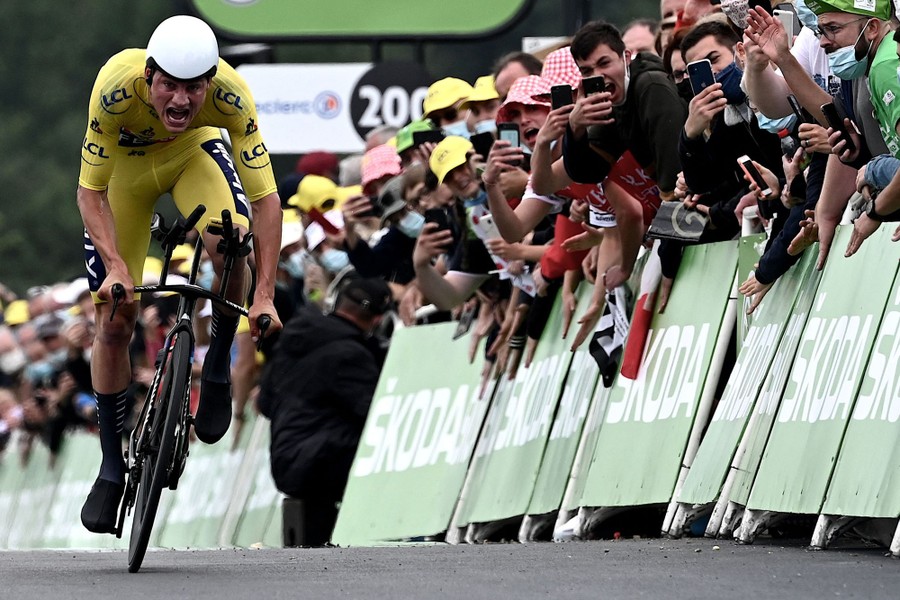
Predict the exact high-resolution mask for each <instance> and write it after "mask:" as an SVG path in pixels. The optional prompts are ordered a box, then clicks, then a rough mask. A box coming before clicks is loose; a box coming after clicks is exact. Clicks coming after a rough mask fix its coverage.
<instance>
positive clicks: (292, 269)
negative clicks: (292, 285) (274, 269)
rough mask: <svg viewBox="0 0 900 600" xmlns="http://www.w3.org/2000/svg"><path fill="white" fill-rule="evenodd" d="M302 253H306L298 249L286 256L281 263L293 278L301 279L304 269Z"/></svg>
mask: <svg viewBox="0 0 900 600" xmlns="http://www.w3.org/2000/svg"><path fill="white" fill-rule="evenodd" d="M304 254H306V251H305V250H299V251H297V252H294V253H293V254H291V255H290V256H288V259H287V260H285V261H282V263H281V266H282V267H283V268H284V270H285V271H287V273H288V275H290V276H291V277H293V278H294V279H303V273H304V272H305V271H306V269H305V268H304V266H305V263H304Z"/></svg>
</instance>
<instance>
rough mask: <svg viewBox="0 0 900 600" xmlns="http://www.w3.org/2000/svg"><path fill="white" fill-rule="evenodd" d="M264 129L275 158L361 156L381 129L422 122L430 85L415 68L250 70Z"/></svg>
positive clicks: (244, 70)
mask: <svg viewBox="0 0 900 600" xmlns="http://www.w3.org/2000/svg"><path fill="white" fill-rule="evenodd" d="M238 72H239V73H240V74H241V75H242V76H243V77H244V78H245V79H246V80H247V83H248V85H249V87H250V91H251V92H252V94H253V98H254V100H255V101H256V112H257V113H258V116H259V126H260V129H261V130H262V132H263V136H264V138H265V140H266V147H267V149H268V151H269V153H271V154H300V153H304V152H309V151H312V150H328V151H331V152H339V153H344V152H347V153H352V152H360V151H362V150H363V147H364V145H365V141H364V137H365V134H366V133H367V132H368V131H370V130H371V129H373V128H375V127H378V126H380V125H393V126H395V127H402V126H403V125H405V124H407V123H409V121H410V120H411V119H418V118H421V115H422V100H423V98H424V97H425V93H426V90H427V87H426V86H427V85H428V83H429V80H428V77H427V75H426V74H425V73H424V71H423V70H422V69H421V67H419V66H418V65H415V64H410V63H405V64H402V65H398V64H397V63H393V64H390V63H388V64H381V65H372V64H371V63H345V64H338V63H335V64H246V65H241V66H240V67H238Z"/></svg>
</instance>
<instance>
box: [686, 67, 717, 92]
mask: <svg viewBox="0 0 900 600" xmlns="http://www.w3.org/2000/svg"><path fill="white" fill-rule="evenodd" d="M686 70H687V74H688V79H690V81H691V90H693V92H694V95H695V96H696V95H697V94H699V93H700V92H702V91H703V90H705V89H706V88H708V87H709V86H711V85H712V84H714V83H715V82H716V78H715V76H714V75H713V72H712V63H711V62H709V59H706V58H704V59H701V60H695V61H694V62H692V63H688V66H687V69H686Z"/></svg>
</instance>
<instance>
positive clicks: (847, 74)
mask: <svg viewBox="0 0 900 600" xmlns="http://www.w3.org/2000/svg"><path fill="white" fill-rule="evenodd" d="M866 25H868V22H866ZM865 31H866V28H865V26H863V29H862V31H860V32H859V35H858V36H856V41H855V42H853V45H851V46H844V47H843V48H838V49H837V50H835V51H834V52H832V53H831V54H829V55H828V66H830V67H831V72H832V73H834V74H835V75H837V76H838V77H840V78H841V79H844V80H849V79H859V78H860V77H862V76H863V75H865V74H866V69H867V68H868V66H869V50H871V49H872V43H873V42H874V41H875V40H872V41H871V42H869V47H868V48H867V49H866V52H865V54H864V55H863V57H862V58H861V59H858V58H856V45H857V44H859V40H860V38H861V37H862V35H863V33H865Z"/></svg>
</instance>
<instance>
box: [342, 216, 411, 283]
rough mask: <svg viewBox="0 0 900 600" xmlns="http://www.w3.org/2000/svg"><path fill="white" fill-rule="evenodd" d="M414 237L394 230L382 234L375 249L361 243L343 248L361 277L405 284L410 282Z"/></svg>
mask: <svg viewBox="0 0 900 600" xmlns="http://www.w3.org/2000/svg"><path fill="white" fill-rule="evenodd" d="M415 247H416V238H411V237H409V236H408V235H406V234H405V233H403V232H402V231H400V230H399V229H397V228H396V227H391V228H389V229H388V230H387V232H385V234H384V235H383V236H382V238H381V239H380V240H378V243H377V244H375V246H372V247H369V245H368V244H366V243H365V242H364V241H362V240H358V241H357V242H356V246H355V247H354V248H352V249H349V248H348V249H347V256H349V257H350V262H351V263H352V264H353V268H354V269H356V272H357V274H359V275H360V276H361V277H382V278H384V279H385V280H387V281H393V282H395V283H399V284H406V283H409V282H410V281H412V280H413V278H415V276H416V272H415V270H414V269H413V264H412V254H413V250H414V249H415Z"/></svg>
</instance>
